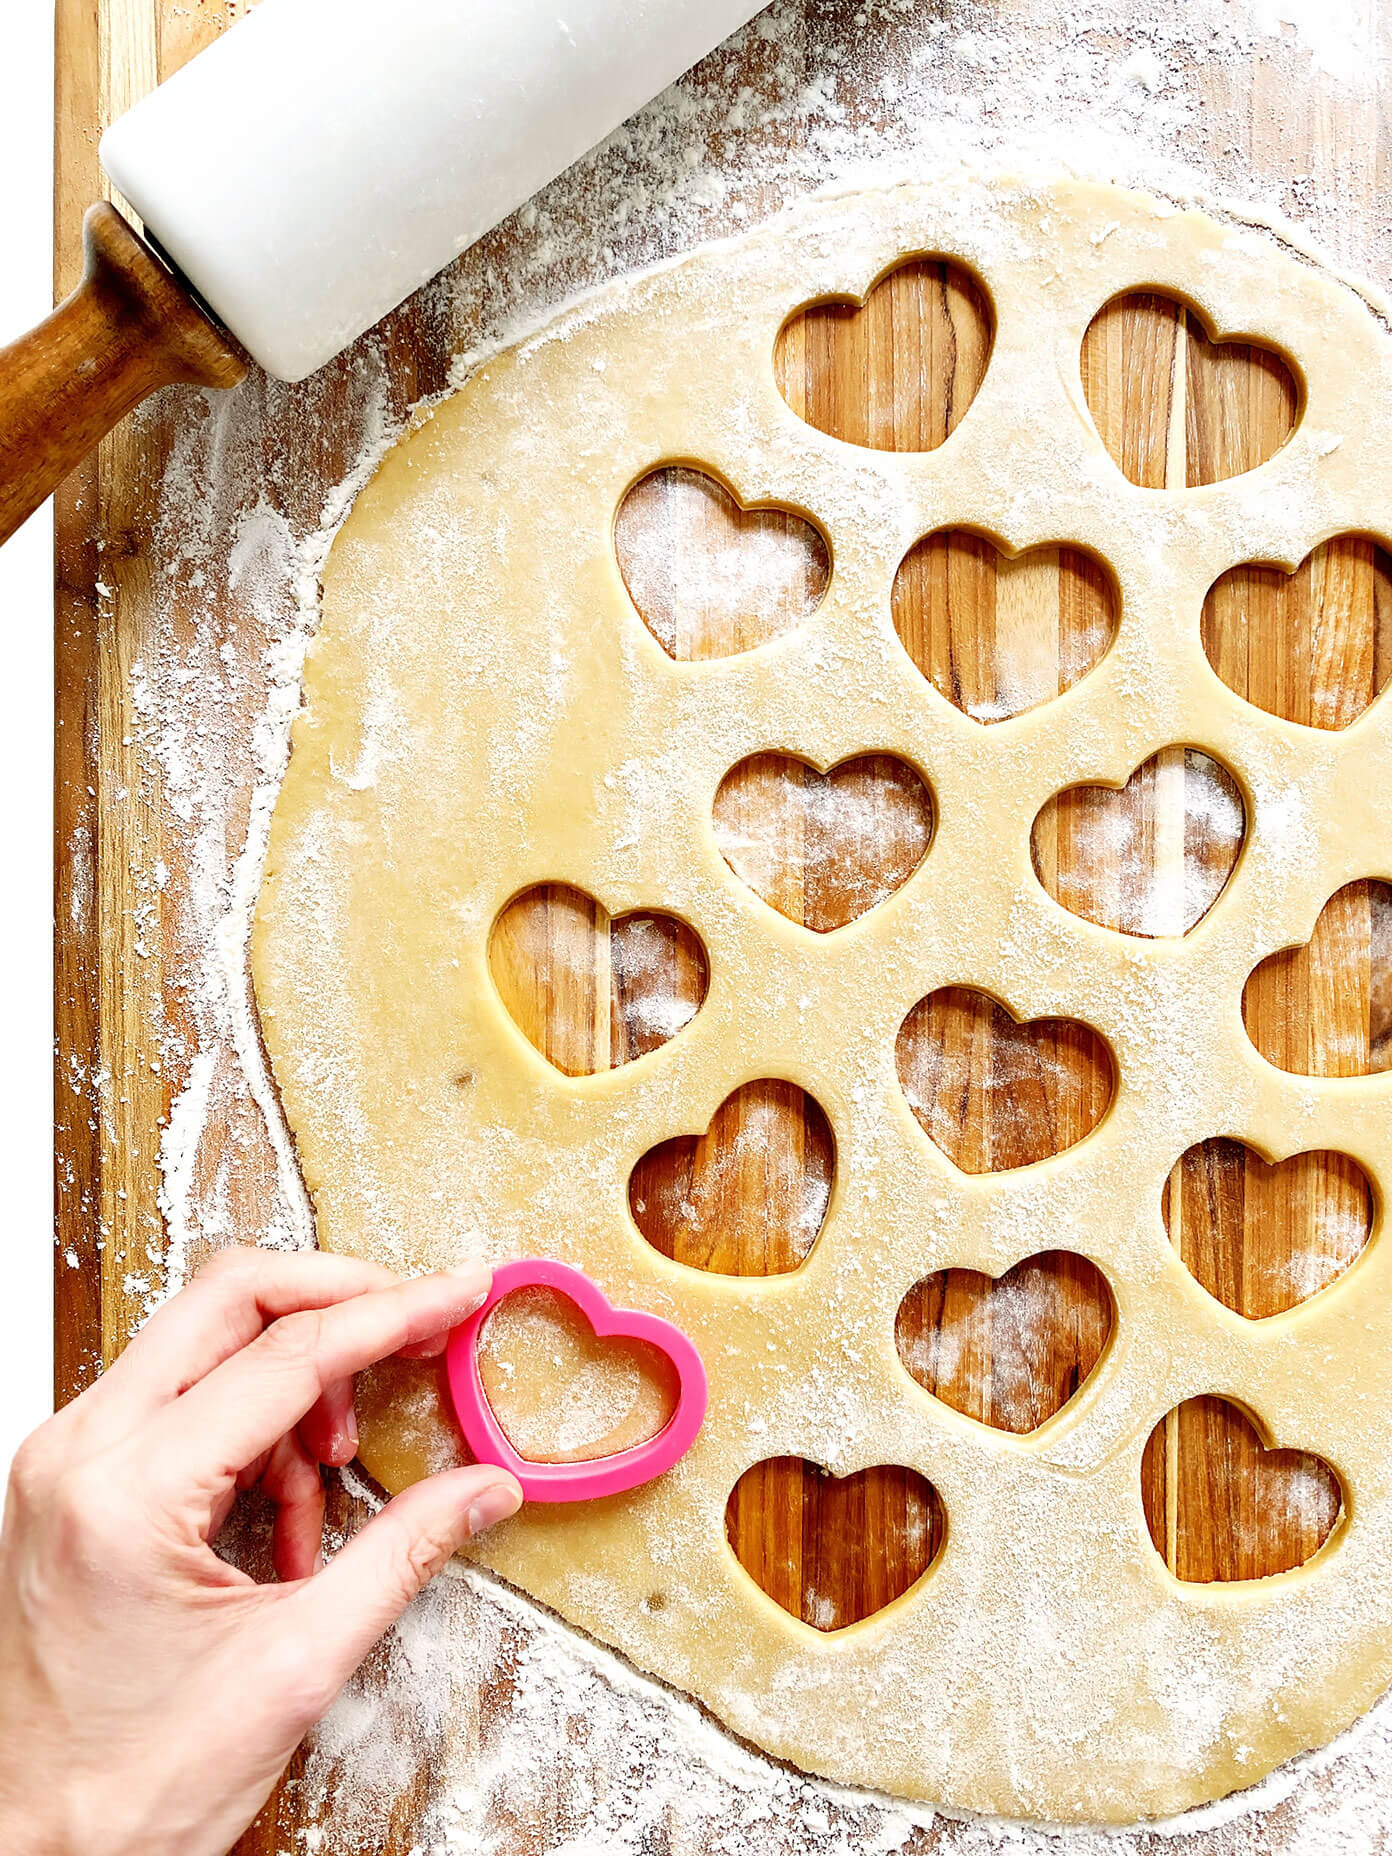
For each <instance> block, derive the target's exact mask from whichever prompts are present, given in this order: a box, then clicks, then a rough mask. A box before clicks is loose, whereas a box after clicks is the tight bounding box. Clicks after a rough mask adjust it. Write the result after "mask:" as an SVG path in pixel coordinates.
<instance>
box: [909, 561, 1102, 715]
mask: <svg viewBox="0 0 1392 1856" xmlns="http://www.w3.org/2000/svg"><path fill="white" fill-rule="evenodd" d="M891 610H892V613H893V617H894V629H895V631H896V632H898V634H899V640H900V642H901V644H902V645H903V647H904V649H905V650H906V651H907V652H908V654H909V656H910V657H911V658H912V659H913V661H914V663H915V664H916V665H917V667H918V669H919V670H921V671H922V673H923V675H924V676H925V677H927V679H928V681H929V682H930V683H931V684H932V685H933V687H934V689H936V690H937V691H938V693H939V694H940V695H942V696H945V697H946V698H947V700H948V701H949V702H950V703H951V704H952V705H953V706H954V708H957V709H960V710H961V711H962V713H963V714H964V715H969V716H970V717H971V718H972V720H973V721H974V722H981V723H991V722H1006V721H1009V719H1010V717H1011V716H1012V715H1020V714H1023V713H1024V711H1025V710H1027V709H1035V708H1038V706H1039V704H1040V703H1044V702H1050V701H1052V699H1053V698H1054V697H1056V696H1061V695H1062V694H1063V693H1064V691H1065V690H1069V689H1072V687H1073V685H1074V684H1075V683H1080V682H1081V681H1082V679H1083V678H1084V677H1085V676H1087V674H1088V672H1089V671H1090V670H1093V669H1095V668H1096V666H1097V665H1098V664H1099V663H1100V662H1101V660H1102V658H1103V657H1104V656H1105V654H1106V652H1107V649H1108V647H1109V646H1110V644H1111V642H1112V639H1113V638H1114V637H1115V635H1116V628H1117V619H1118V614H1119V612H1120V610H1121V595H1120V593H1119V592H1118V590H1117V584H1116V581H1115V579H1114V578H1113V575H1112V572H1111V569H1110V568H1109V567H1108V566H1107V565H1106V563H1105V562H1104V561H1102V560H1101V559H1100V558H1099V557H1098V556H1097V555H1095V554H1093V553H1091V552H1090V551H1089V550H1088V549H1086V548H1078V547H1073V546H1070V545H1067V544H1060V545H1057V546H1049V547H1043V548H1025V549H1023V550H1021V551H1020V552H1019V553H1012V552H1010V551H1009V550H1008V549H1006V548H1004V547H1001V546H999V545H998V544H997V543H996V542H995V541H994V540H993V539H992V538H991V537H990V536H988V535H983V534H981V533H979V532H978V531H977V530H976V529H968V528H946V529H936V530H935V531H934V532H933V533H932V534H931V535H925V536H924V537H923V539H922V541H920V542H917V543H915V545H914V546H913V547H912V548H910V550H909V552H908V553H907V554H906V555H905V557H904V559H903V561H902V562H901V563H900V567H899V571H898V572H897V573H896V574H895V576H894V589H893V594H892V599H891Z"/></svg>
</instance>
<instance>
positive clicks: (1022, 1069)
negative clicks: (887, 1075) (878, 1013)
mask: <svg viewBox="0 0 1392 1856" xmlns="http://www.w3.org/2000/svg"><path fill="white" fill-rule="evenodd" d="M894 1055H895V1067H896V1069H897V1071H898V1074H899V1082H900V1086H901V1087H902V1089H903V1091H904V1096H905V1099H906V1101H907V1102H908V1105H909V1107H910V1108H911V1109H912V1111H913V1114H914V1118H915V1120H916V1121H917V1122H918V1124H919V1126H920V1127H921V1128H922V1129H923V1131H924V1133H925V1134H926V1135H927V1136H928V1138H929V1139H930V1140H931V1141H932V1142H933V1143H934V1144H935V1145H936V1146H937V1147H940V1148H941V1149H942V1151H943V1152H944V1153H945V1154H946V1155H947V1157H948V1159H949V1160H950V1161H951V1162H952V1164H953V1165H954V1166H956V1167H959V1168H960V1169H961V1170H962V1172H964V1173H1003V1172H1008V1171H1010V1170H1011V1169H1013V1168H1015V1167H1021V1166H1033V1165H1035V1164H1036V1163H1037V1162H1038V1161H1040V1160H1047V1159H1048V1158H1049V1157H1050V1156H1051V1155H1052V1154H1059V1153H1063V1152H1065V1151H1066V1150H1067V1149H1068V1148H1070V1147H1073V1146H1076V1144H1077V1143H1078V1142H1079V1141H1081V1140H1083V1139H1084V1138H1085V1136H1087V1135H1089V1134H1091V1133H1092V1131H1093V1129H1094V1128H1095V1127H1096V1126H1097V1124H1098V1123H1099V1122H1100V1121H1101V1119H1102V1117H1103V1116H1104V1115H1105V1114H1106V1112H1107V1109H1108V1107H1109V1106H1110V1104H1111V1100H1112V1096H1113V1093H1114V1092H1115V1088H1116V1069H1115V1065H1114V1064H1113V1061H1112V1054H1111V1051H1110V1049H1109V1048H1108V1046H1107V1043H1106V1040H1105V1039H1104V1038H1103V1037H1101V1036H1100V1035H1099V1033H1098V1032H1096V1031H1094V1030H1093V1029H1092V1027H1091V1025H1085V1024H1084V1023H1083V1022H1082V1021H1081V1020H1080V1019H1076V1018H1035V1019H1030V1020H1028V1021H1027V1022H1025V1023H1021V1022H1020V1020H1019V1019H1017V1018H1016V1017H1015V1016H1014V1014H1013V1013H1012V1012H1010V1011H1008V1010H1007V1009H1006V1007H1005V1006H1003V1005H1001V1004H1000V1003H999V1002H998V1001H997V1000H995V999H993V998H992V997H991V996H990V995H989V993H984V992H977V991H975V990H974V989H973V988H971V987H967V986H945V987H943V988H941V989H940V990H939V991H938V992H935V993H930V994H929V995H928V997H927V998H926V999H920V1000H919V1002H918V1004H917V1005H916V1006H914V1007H913V1008H912V1010H911V1011H910V1012H909V1013H908V1015H907V1016H906V1017H905V1019H904V1022H903V1024H902V1025H901V1026H900V1027H899V1036H898V1039H897V1041H896V1044H895V1052H894Z"/></svg>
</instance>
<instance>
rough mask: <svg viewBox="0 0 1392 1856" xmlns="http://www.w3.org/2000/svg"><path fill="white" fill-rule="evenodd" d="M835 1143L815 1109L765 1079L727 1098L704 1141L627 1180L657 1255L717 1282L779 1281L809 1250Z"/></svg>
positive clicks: (697, 1139) (682, 1145) (678, 1143)
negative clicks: (727, 1279)
mask: <svg viewBox="0 0 1392 1856" xmlns="http://www.w3.org/2000/svg"><path fill="white" fill-rule="evenodd" d="M835 1165H836V1144H835V1141H834V1139H833V1137H832V1132H831V1124H830V1122H829V1121H828V1120H827V1118H826V1115H825V1114H824V1113H823V1111H822V1109H821V1107H820V1105H819V1104H818V1103H817V1102H815V1101H814V1100H813V1098H812V1097H811V1096H810V1095H808V1094H807V1092H806V1091H805V1090H802V1089H799V1088H798V1087H797V1085H796V1084H795V1083H785V1082H779V1081H777V1080H776V1079H774V1078H772V1077H764V1078H761V1079H760V1080H759V1081H758V1082H753V1083H746V1084H745V1085H744V1087H743V1088H742V1089H736V1090H735V1091H734V1093H733V1094H732V1095H728V1096H726V1098H725V1100H724V1101H723V1102H722V1103H721V1104H720V1107H719V1108H718V1109H717V1110H716V1111H715V1114H714V1115H713V1116H712V1117H711V1123H710V1126H709V1127H708V1128H707V1129H706V1132H705V1133H704V1134H700V1135H697V1134H683V1135H678V1136H677V1137H676V1138H675V1139H674V1140H670V1141H663V1142H662V1143H661V1144H660V1145H659V1146H657V1147H654V1148H651V1149H650V1150H649V1152H647V1153H646V1154H644V1156H643V1158H642V1159H641V1160H640V1161H639V1162H638V1164H637V1166H636V1167H634V1169H633V1172H632V1175H631V1176H630V1178H629V1182H628V1203H629V1208H630V1210H631V1211H632V1213H633V1221H634V1223H635V1224H636V1225H637V1226H638V1229H639V1230H640V1231H641V1232H642V1234H643V1236H644V1237H645V1238H646V1239H647V1241H648V1242H649V1243H650V1244H651V1245H652V1246H653V1248H654V1249H655V1250H660V1251H661V1252H662V1254H663V1255H664V1256H667V1257H672V1258H673V1259H675V1261H676V1262H678V1263H685V1264H687V1265H688V1266H689V1267H690V1268H693V1269H698V1270H710V1271H713V1272H714V1273H715V1274H717V1275H722V1276H778V1275H783V1274H785V1273H786V1272H787V1271H789V1270H795V1269H796V1268H797V1267H798V1265H799V1264H800V1263H801V1262H802V1261H803V1259H804V1258H805V1257H806V1256H807V1254H808V1253H809V1251H810V1250H811V1249H812V1246H813V1245H814V1244H815V1243H816V1241H817V1237H818V1235H819V1233H820V1231H821V1228H822V1224H823V1221H824V1220H825V1218H826V1213H827V1205H828V1203H829V1201H830V1198H831V1182H832V1175H833V1173H834V1171H835Z"/></svg>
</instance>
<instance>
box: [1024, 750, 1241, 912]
mask: <svg viewBox="0 0 1392 1856" xmlns="http://www.w3.org/2000/svg"><path fill="white" fill-rule="evenodd" d="M1246 835H1247V811H1246V807H1245V806H1244V804H1243V800H1242V792H1241V789H1240V788H1239V786H1238V784H1237V781H1236V780H1235V779H1234V778H1233V777H1232V775H1231V774H1230V773H1229V772H1228V770H1227V768H1226V767H1224V766H1223V765H1222V763H1221V762H1219V761H1216V760H1214V759H1213V757H1212V755H1210V754H1204V753H1202V752H1201V751H1200V750H1199V749H1198V748H1185V747H1173V748H1162V749H1161V750H1160V752H1159V753H1158V754H1152V755H1151V757H1150V759H1149V760H1147V761H1143V762H1142V763H1141V765H1140V766H1139V767H1137V769H1136V771H1135V772H1134V773H1133V774H1132V775H1131V777H1130V779H1128V780H1127V782H1126V784H1125V785H1124V786H1119V787H1112V786H1073V787H1070V788H1069V789H1068V791H1067V792H1064V793H1058V794H1056V795H1055V796H1054V798H1052V799H1051V800H1050V801H1049V802H1048V804H1047V805H1046V806H1044V808H1043V809H1042V810H1041V812H1040V814H1039V816H1038V817H1037V818H1036V819H1035V821H1034V830H1033V832H1032V833H1031V836H1030V851H1031V854H1032V856H1033V858H1034V872H1035V875H1036V876H1037V877H1038V878H1039V881H1040V882H1041V883H1042V884H1043V885H1044V888H1045V889H1046V890H1048V892H1049V894H1050V895H1051V896H1052V897H1053V899H1054V901H1055V902H1057V903H1060V904H1061V905H1062V906H1063V907H1064V908H1065V909H1068V910H1069V911H1070V912H1071V913H1072V914H1074V915H1081V916H1082V917H1083V919H1084V920H1085V921H1090V922H1096V923H1097V925H1098V926H1099V927H1101V928H1111V929H1114V930H1116V932H1117V933H1119V934H1133V935H1146V936H1152V937H1156V936H1179V935H1186V934H1188V933H1189V931H1190V929H1191V928H1193V927H1194V926H1195V925H1196V924H1197V923H1198V922H1200V921H1202V919H1203V918H1204V916H1205V915H1207V913H1208V911H1209V910H1210V909H1211V908H1212V907H1213V905H1214V903H1215V902H1216V901H1217V900H1218V898H1219V896H1220V895H1221V894H1222V893H1223V890H1224V888H1225V887H1226V885H1227V881H1228V878H1229V877H1230V876H1231V875H1232V873H1233V871H1234V869H1236V867H1237V859H1238V856H1239V854H1240V852H1241V850H1242V843H1243V839H1244V838H1245V837H1246Z"/></svg>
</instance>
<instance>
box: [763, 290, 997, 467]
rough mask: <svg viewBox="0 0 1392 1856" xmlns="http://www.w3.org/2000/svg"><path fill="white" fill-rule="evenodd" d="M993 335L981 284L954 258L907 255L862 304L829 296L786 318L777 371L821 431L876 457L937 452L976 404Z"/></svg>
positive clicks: (798, 408)
mask: <svg viewBox="0 0 1392 1856" xmlns="http://www.w3.org/2000/svg"><path fill="white" fill-rule="evenodd" d="M994 336H995V311H994V309H993V308H992V305H991V299H990V296H989V295H988V293H987V291H986V287H985V285H984V284H983V283H982V282H981V281H980V279H979V278H977V277H975V276H974V275H973V274H972V273H971V272H970V271H969V270H967V269H966V267H965V266H963V265H961V264H955V263H953V262H952V260H951V259H948V258H910V259H908V260H906V261H905V262H903V263H901V264H897V265H896V266H895V267H894V269H893V270H891V271H889V272H887V273H886V274H885V275H883V276H882V277H880V278H879V280H878V281H877V282H876V283H875V284H873V285H872V286H871V288H870V290H869V292H868V293H867V294H866V296H865V297H864V298H863V299H860V300H857V299H856V298H855V297H833V298H831V299H828V300H823V301H822V302H820V303H809V304H807V305H805V306H804V307H803V308H802V309H799V310H797V311H796V312H795V313H794V314H793V315H792V316H790V317H789V319H788V321H787V322H785V323H784V325H783V328H782V330H781V331H780V333H779V336H778V341H777V343H776V345H775V348H774V375H775V377H776V379H777V381H778V390H779V392H780V393H781V394H782V395H783V398H784V399H785V400H786V401H787V402H788V405H789V406H790V407H791V408H792V410H793V411H794V412H795V413H796V414H797V416H798V418H799V419H804V420H806V422H807V423H808V424H809V425H812V426H815V427H816V428H817V430H818V431H819V432H826V433H827V434H829V436H831V437H832V438H840V439H842V440H844V441H845V443H846V444H849V445H863V446H867V447H869V448H871V449H873V450H876V451H933V450H935V449H936V448H937V447H938V446H939V445H941V444H942V443H944V441H945V440H946V439H947V438H948V437H949V436H950V435H951V434H952V433H953V432H954V431H955V430H956V428H957V427H958V425H960V424H961V422H962V419H963V417H964V416H965V414H966V411H967V408H968V407H969V406H970V405H971V403H972V401H973V400H974V399H975V398H976V395H977V393H978V392H979V390H980V387H981V383H982V381H983V380H984V379H985V378H986V366H987V363H988V362H989V360H990V358H991V344H992V341H993V339H994Z"/></svg>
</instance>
